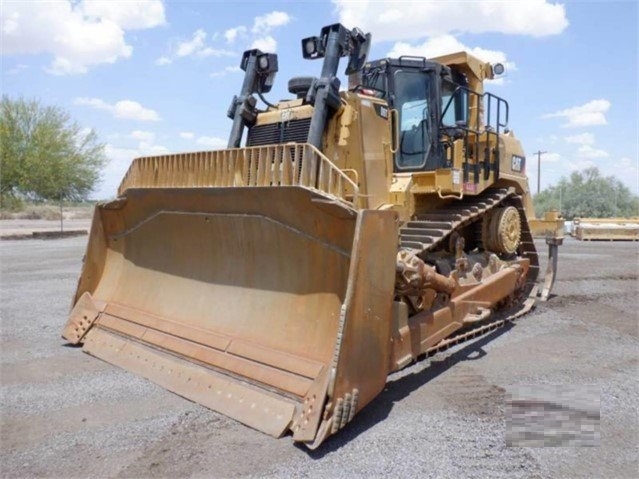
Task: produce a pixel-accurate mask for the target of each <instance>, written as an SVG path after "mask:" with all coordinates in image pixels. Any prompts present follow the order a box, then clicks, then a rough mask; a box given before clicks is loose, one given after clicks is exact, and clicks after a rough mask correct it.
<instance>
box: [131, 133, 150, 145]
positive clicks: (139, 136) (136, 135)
mask: <svg viewBox="0 0 639 479" xmlns="http://www.w3.org/2000/svg"><path fill="white" fill-rule="evenodd" d="M129 138H133V139H134V140H140V141H144V142H147V143H152V142H153V141H154V140H155V133H153V132H152V131H142V130H133V131H132V132H131V133H130V134H129Z"/></svg>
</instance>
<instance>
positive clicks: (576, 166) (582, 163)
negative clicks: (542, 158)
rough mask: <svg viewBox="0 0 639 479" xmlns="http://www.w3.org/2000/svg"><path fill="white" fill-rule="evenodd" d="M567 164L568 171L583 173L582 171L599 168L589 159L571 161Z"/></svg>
mask: <svg viewBox="0 0 639 479" xmlns="http://www.w3.org/2000/svg"><path fill="white" fill-rule="evenodd" d="M567 164H568V169H569V170H570V171H582V170H585V169H586V168H592V167H593V166H594V167H597V163H595V162H594V161H592V160H587V159H583V160H581V159H576V160H570V161H568V163H567Z"/></svg>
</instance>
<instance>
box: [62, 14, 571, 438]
mask: <svg viewBox="0 0 639 479" xmlns="http://www.w3.org/2000/svg"><path fill="white" fill-rule="evenodd" d="M369 43H370V35H365V34H364V33H363V32H362V31H361V30H359V29H357V28H356V29H353V30H348V29H346V28H345V27H343V26H342V25H339V24H336V25H330V26H327V27H324V28H323V29H322V30H321V34H320V35H319V36H318V37H310V38H307V39H304V40H303V41H302V51H303V55H304V57H305V58H309V59H316V58H317V59H322V61H323V66H322V71H321V75H320V77H319V78H308V77H298V78H293V79H292V80H290V82H289V91H290V92H291V93H292V95H294V96H295V97H296V98H293V99H290V100H283V101H280V102H278V103H277V104H270V103H268V102H267V101H266V99H265V98H264V96H263V95H264V94H265V93H267V92H268V91H269V90H270V89H271V87H272V85H273V78H274V75H275V72H276V71H277V57H276V56H275V55H274V54H268V53H262V52H260V51H259V50H250V51H246V52H245V53H244V55H243V58H242V63H241V67H242V70H243V71H244V72H245V77H244V81H243V85H242V90H241V93H240V95H238V96H236V97H234V98H233V102H232V104H231V108H230V109H229V116H230V117H231V118H232V120H233V126H232V130H231V134H230V138H229V147H228V149H225V150H219V151H202V152H195V153H184V154H172V155H163V156H153V157H144V158H138V159H136V160H134V161H133V163H132V164H131V166H130V168H129V171H128V172H127V173H126V175H125V177H124V179H123V180H122V183H121V185H120V187H119V190H118V196H117V199H115V200H113V201H110V202H107V203H101V204H99V205H98V206H97V207H96V210H95V215H94V218H93V224H92V228H91V232H90V237H89V242H88V247H87V252H86V257H85V262H84V266H83V270H82V274H81V277H80V279H79V284H78V288H77V292H76V294H75V298H74V306H73V308H72V311H71V313H70V317H69V320H68V323H67V325H66V326H65V329H64V331H63V336H64V337H65V338H66V339H67V340H68V341H69V342H71V343H74V344H83V349H84V351H86V352H87V353H89V354H91V355H93V356H96V357H98V358H101V359H103V360H105V361H108V362H110V363H112V364H115V365H117V366H120V367H122V368H125V369H127V370H129V371H132V372H134V373H137V374H139V375H141V376H144V377H146V378H149V379H150V380H152V381H154V382H156V383H158V384H160V385H162V386H164V387H165V388H167V389H169V390H171V391H173V392H175V393H177V394H179V395H181V396H184V397H186V398H189V399H191V400H193V401H196V402H198V403H201V404H203V405H205V406H207V407H209V408H211V409H214V410H216V411H219V412H221V413H223V414H226V415H228V416H230V417H232V418H235V419H237V420H238V421H241V422H242V423H244V424H247V425H249V426H251V427H253V428H256V429H258V430H260V431H263V432H266V433H268V434H271V435H273V436H278V437H279V436H281V435H283V434H285V433H286V432H289V431H290V432H291V433H292V436H293V440H294V441H300V442H303V443H305V444H306V445H307V446H309V447H311V448H314V447H317V446H318V445H319V444H321V443H322V441H324V440H325V439H326V438H327V437H328V436H330V435H331V434H335V433H336V432H338V431H339V430H340V429H341V428H343V427H344V426H345V425H346V424H347V423H348V422H349V421H351V420H352V419H353V416H354V415H355V414H356V413H357V412H359V411H360V410H361V409H362V408H363V407H364V406H366V404H368V403H369V402H370V401H371V400H373V398H375V396H376V395H377V394H379V393H380V391H381V390H382V389H383V388H384V384H385V382H386V378H387V376H388V374H389V373H392V372H393V371H397V370H398V369H400V368H402V367H404V366H406V365H408V364H409V363H411V362H413V361H415V360H417V359H419V358H420V357H424V356H425V355H427V354H430V353H432V352H434V351H437V350H440V349H443V348H445V347H447V346H449V345H451V344H456V343H458V342H461V341H463V340H464V339H467V338H470V337H475V336H477V335H478V334H481V333H483V332H486V331H489V330H491V329H493V328H495V327H498V326H500V325H502V324H504V323H505V322H507V321H510V320H512V319H513V318H515V317H517V316H519V315H521V314H523V313H525V312H526V311H528V310H529V309H530V308H531V307H532V306H533V303H534V302H535V300H536V299H538V298H540V299H545V298H546V297H547V296H548V293H549V290H550V287H551V286H552V280H553V279H554V272H555V264H556V257H557V255H556V253H557V251H556V250H557V245H558V244H559V243H560V242H561V238H559V237H557V236H549V237H548V243H549V245H550V248H549V249H550V258H551V261H550V262H549V264H550V268H549V269H548V272H547V274H546V281H545V283H543V284H542V285H540V286H539V287H538V286H537V280H538V276H539V270H540V266H539V261H538V255H537V251H536V250H535V246H534V243H533V240H532V236H531V230H530V227H529V218H531V217H532V216H531V215H532V214H533V210H532V204H531V198H530V193H529V190H528V183H527V180H526V176H525V171H524V169H525V156H524V153H523V150H522V148H521V146H520V144H519V142H518V140H517V139H516V138H515V136H514V135H513V133H512V131H509V130H507V129H506V122H507V119H508V104H507V103H506V102H505V101H504V100H503V99H501V98H498V97H496V96H494V95H492V94H489V93H484V92H483V82H484V80H485V79H490V78H492V77H493V75H494V74H495V73H497V72H498V70H499V69H500V68H501V67H500V66H498V65H495V66H491V65H490V64H488V63H484V62H481V61H479V60H477V59H476V58H474V57H472V56H471V55H469V54H467V53H458V54H454V55H448V56H445V57H440V58H436V59H431V60H427V59H425V58H417V57H401V58H398V59H391V58H386V59H382V60H378V61H372V62H367V60H366V56H367V51H368V46H369ZM341 57H348V67H347V69H346V73H347V74H348V75H349V84H350V85H349V87H350V88H349V89H348V90H347V91H343V90H340V82H339V80H338V78H337V72H338V65H339V62H340V58H341ZM256 96H257V97H259V98H261V99H262V100H263V101H264V102H265V103H266V105H267V106H266V107H265V109H263V110H260V109H258V108H257V106H256V105H257V98H256ZM542 227H543V225H542Z"/></svg>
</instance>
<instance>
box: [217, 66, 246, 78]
mask: <svg viewBox="0 0 639 479" xmlns="http://www.w3.org/2000/svg"><path fill="white" fill-rule="evenodd" d="M241 71H242V69H241V68H240V67H238V66H233V67H224V69H223V70H221V71H217V72H213V73H211V74H210V75H209V76H210V77H211V78H220V77H223V76H226V74H228V73H238V72H241Z"/></svg>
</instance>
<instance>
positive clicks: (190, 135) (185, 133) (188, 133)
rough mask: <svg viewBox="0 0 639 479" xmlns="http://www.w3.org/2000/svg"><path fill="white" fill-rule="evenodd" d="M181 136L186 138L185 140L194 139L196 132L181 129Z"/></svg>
mask: <svg viewBox="0 0 639 479" xmlns="http://www.w3.org/2000/svg"><path fill="white" fill-rule="evenodd" d="M180 138H184V139H185V140H192V139H193V138H195V134H194V133H193V132H191V131H181V132H180Z"/></svg>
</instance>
